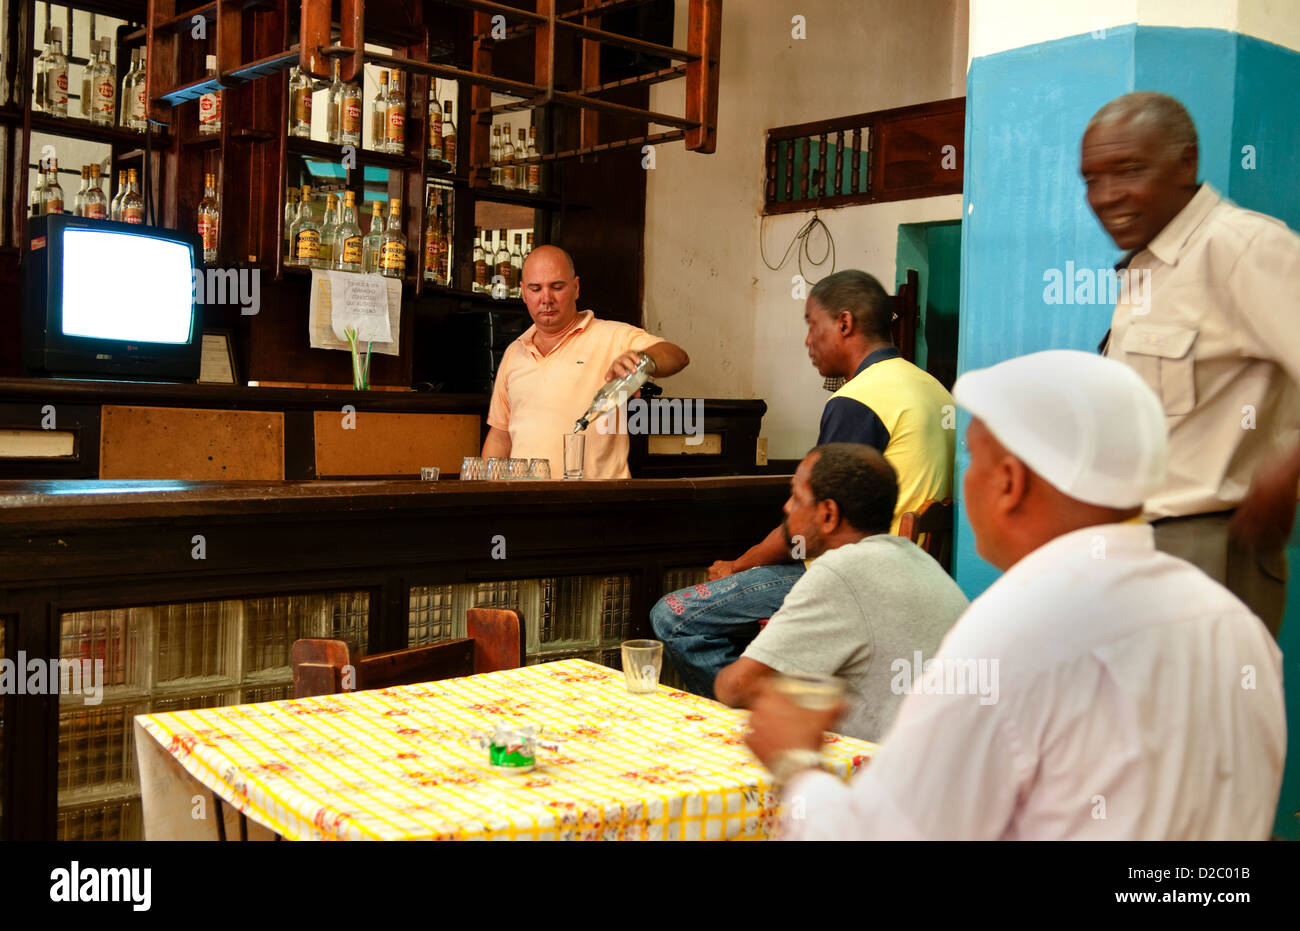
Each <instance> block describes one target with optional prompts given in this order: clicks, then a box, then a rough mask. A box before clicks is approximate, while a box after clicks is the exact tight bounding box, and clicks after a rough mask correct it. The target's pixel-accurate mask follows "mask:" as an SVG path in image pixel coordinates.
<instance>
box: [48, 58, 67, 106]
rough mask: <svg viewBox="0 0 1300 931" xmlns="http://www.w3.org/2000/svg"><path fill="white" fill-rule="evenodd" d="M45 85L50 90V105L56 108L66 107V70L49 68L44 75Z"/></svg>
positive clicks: (63, 68)
mask: <svg viewBox="0 0 1300 931" xmlns="http://www.w3.org/2000/svg"><path fill="white" fill-rule="evenodd" d="M45 80H46V83H47V86H48V87H49V88H50V103H52V104H54V105H55V106H56V107H57V106H59V105H60V104H64V105H66V104H67V102H68V68H67V66H66V65H65V66H63V67H62V68H51V69H50V71H49V72H48V74H47V75H46V78H45Z"/></svg>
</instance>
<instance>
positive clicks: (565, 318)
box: [483, 246, 690, 478]
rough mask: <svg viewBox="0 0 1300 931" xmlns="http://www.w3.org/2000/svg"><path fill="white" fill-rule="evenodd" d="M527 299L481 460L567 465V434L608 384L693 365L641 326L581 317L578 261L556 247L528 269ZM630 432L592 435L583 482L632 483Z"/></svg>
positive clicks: (544, 250)
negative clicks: (647, 368)
mask: <svg viewBox="0 0 1300 931" xmlns="http://www.w3.org/2000/svg"><path fill="white" fill-rule="evenodd" d="M522 285H523V298H524V304H525V305H526V306H527V307H528V315H529V316H530V317H532V319H533V325H532V326H531V327H529V328H528V330H527V331H526V332H525V333H524V334H523V335H522V336H520V337H519V338H518V339H516V340H515V341H514V342H513V343H511V344H510V346H509V347H507V349H506V351H505V354H504V355H503V356H502V358H501V366H500V368H499V369H498V370H497V379H496V385H495V386H494V387H493V389H492V403H491V404H490V405H489V407H488V418H487V422H488V428H489V429H488V435H487V438H486V439H485V440H484V441H483V457H484V458H485V459H486V458H490V457H496V458H505V457H510V456H513V457H515V458H518V459H548V460H550V462H551V474H552V475H555V476H558V475H559V474H560V473H561V471H562V468H563V464H564V434H566V433H572V432H573V427H574V423H575V422H576V421H577V419H578V418H579V417H581V416H582V414H583V413H584V412H585V411H586V410H587V407H588V405H590V404H591V400H592V398H593V397H594V396H595V394H596V392H597V391H599V390H600V389H601V387H602V386H603V385H604V384H605V383H606V382H608V381H610V380H611V379H614V378H620V377H622V376H624V375H626V374H628V373H630V372H631V371H632V370H633V369H634V368H636V366H637V365H638V364H639V363H640V361H641V355H642V354H645V355H648V356H649V357H650V359H651V361H652V363H653V364H652V365H651V374H653V375H656V376H658V377H661V378H662V377H664V376H667V375H675V374H676V373H677V372H680V371H681V370H682V369H684V368H686V366H687V365H688V364H689V363H690V358H689V357H688V356H687V355H686V352H685V351H684V350H683V349H682V348H681V347H680V346H674V345H673V344H672V343H670V342H667V341H666V340H663V339H660V338H659V337H657V336H652V335H651V334H649V333H647V332H646V331H645V330H642V329H641V328H640V327H634V326H631V325H630V324H627V323H618V322H616V321H613V320H599V319H597V318H596V315H595V314H594V313H593V312H592V311H590V310H585V311H582V312H581V313H579V312H578V276H577V275H576V274H575V272H574V268H573V259H572V258H570V257H569V254H568V253H567V252H565V251H564V250H563V249H561V248H559V247H558V246H539V247H537V248H536V249H534V250H533V251H532V252H531V253H529V255H528V258H527V260H526V261H525V262H524V268H523V278H522ZM627 453H628V439H627V434H625V433H615V432H613V431H610V432H607V433H602V432H601V431H600V430H598V429H597V430H588V431H587V441H586V454H585V462H584V466H583V471H584V477H586V478H630V477H631V473H630V472H629V471H628V468H627Z"/></svg>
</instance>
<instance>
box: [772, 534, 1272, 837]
mask: <svg viewBox="0 0 1300 931" xmlns="http://www.w3.org/2000/svg"><path fill="white" fill-rule="evenodd" d="M969 659H975V660H979V659H984V660H985V661H986V667H987V669H988V671H989V673H990V676H989V678H990V680H991V682H990V684H996V688H993V689H987V690H985V695H984V697H981V695H980V694H978V693H976V694H972V693H973V692H975V689H973V688H968V689H967V694H923V693H922V692H921V691H919V690H914V691H913V693H912V694H909V695H908V696H907V697H906V698H905V699H904V700H903V704H902V707H901V708H900V709H899V713H898V717H897V719H896V720H895V723H894V726H893V728H892V729H891V730H890V731H889V732H888V733H887V734H886V736H885V739H884V742H883V746H882V747H881V749H880V751H879V752H878V753H877V754H876V756H875V757H874V758H873V759H872V760H871V762H870V763H869V764H868V765H867V768H866V770H865V771H864V772H863V773H861V774H860V775H859V776H857V777H856V778H854V779H853V781H852V782H851V783H850V784H848V785H846V784H845V783H843V782H841V781H840V780H839V779H837V778H835V777H834V776H831V775H829V774H828V773H823V772H818V771H815V770H812V771H809V772H807V773H804V774H801V775H800V776H798V777H796V778H795V779H794V780H792V782H791V783H790V785H789V786H788V788H787V790H786V799H785V805H784V808H785V812H786V819H787V820H786V822H785V828H786V836H787V837H789V838H791V839H805V840H807V839H832V838H841V839H857V840H862V839H910V840H924V839H931V840H936V839H998V838H1003V839H1008V840H1015V839H1021V840H1028V839H1044V840H1046V839H1061V840H1065V839H1078V840H1083V839H1088V840H1111V839H1115V840H1118V839H1125V840H1202V839H1203V840H1211V839H1214V840H1217V839H1250V840H1263V839H1267V838H1268V837H1269V835H1270V833H1271V829H1272V825H1273V817H1274V813H1275V810H1276V807H1277V801H1278V793H1279V791H1280V789H1281V784H1282V766H1283V762H1284V760H1285V756H1286V713H1285V708H1284V704H1283V696H1282V671H1281V670H1282V657H1281V653H1280V651H1279V650H1278V648H1277V646H1276V645H1275V644H1274V642H1273V638H1272V637H1271V636H1270V635H1269V633H1268V631H1267V630H1266V629H1265V627H1264V625H1263V623H1262V622H1261V621H1260V620H1259V619H1258V618H1257V617H1255V615H1253V614H1251V613H1250V611H1249V610H1248V609H1247V608H1246V607H1245V605H1243V604H1242V603H1241V602H1240V601H1238V600H1237V599H1236V597H1234V596H1233V595H1232V594H1231V593H1230V592H1229V591H1228V590H1227V589H1226V588H1223V587H1222V586H1221V585H1219V584H1218V583H1216V582H1214V581H1212V580H1211V579H1210V578H1209V577H1208V576H1206V575H1205V574H1204V573H1202V572H1201V571H1200V570H1199V569H1196V568H1195V567H1194V566H1192V565H1191V564H1190V563H1187V562H1184V561H1182V560H1180V559H1176V558H1174V557H1172V556H1169V555H1166V554H1164V553H1159V552H1157V551H1156V550H1155V547H1154V540H1153V535H1152V531H1151V528H1150V527H1149V526H1147V525H1145V524H1141V523H1126V524H1107V525H1102V526H1096V527H1087V528H1084V529H1083V530H1078V531H1075V532H1073V533H1069V534H1066V535H1064V536H1061V537H1058V538H1057V539H1055V540H1052V541H1051V542H1050V543H1047V544H1046V545H1044V546H1042V547H1040V548H1039V549H1037V550H1035V551H1034V552H1033V553H1030V554H1029V555H1028V556H1026V557H1024V558H1023V559H1022V560H1021V561H1020V562H1018V563H1017V564H1016V565H1015V566H1013V567H1012V568H1011V569H1010V570H1008V571H1007V572H1006V573H1005V574H1004V575H1003V576H1002V577H1001V578H1000V579H998V581H997V582H995V583H994V584H993V585H992V586H990V588H989V589H988V590H987V591H986V592H985V593H984V594H983V595H981V596H980V597H979V598H977V599H976V600H975V601H974V602H973V603H972V604H971V606H970V609H969V610H968V611H967V612H966V613H965V614H964V615H962V617H961V619H960V620H958V621H957V623H956V625H955V626H954V627H953V629H952V630H951V631H950V632H949V634H948V636H947V637H946V638H944V641H943V644H942V645H941V646H940V648H939V652H938V654H937V655H936V661H937V662H936V668H944V661H945V660H946V661H948V666H947V668H952V667H953V663H952V661H954V660H969ZM989 660H997V661H998V662H997V667H996V676H993V675H991V673H992V672H993V671H994V669H993V667H992V665H991V664H990V663H987V661H989ZM960 684H961V683H960V680H958V679H956V678H954V679H953V681H952V683H951V686H959V685H960ZM989 698H996V700H995V701H991V702H990V701H989V700H988V699H989Z"/></svg>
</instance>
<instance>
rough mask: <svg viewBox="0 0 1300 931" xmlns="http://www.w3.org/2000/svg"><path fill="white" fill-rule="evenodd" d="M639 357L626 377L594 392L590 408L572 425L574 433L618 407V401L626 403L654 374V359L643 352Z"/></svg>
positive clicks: (614, 380) (584, 428) (617, 379)
mask: <svg viewBox="0 0 1300 931" xmlns="http://www.w3.org/2000/svg"><path fill="white" fill-rule="evenodd" d="M640 355H641V361H640V362H639V363H637V366H636V368H634V369H633V370H632V371H630V372H628V373H627V374H626V375H623V376H621V377H619V378H615V379H612V380H611V381H608V382H606V383H605V385H604V387H603V388H601V389H600V390H599V391H597V392H596V396H595V397H594V398H592V401H591V406H590V407H588V408H587V412H586V413H585V414H583V415H582V416H581V417H579V418H578V422H577V423H576V424H574V426H573V432H574V433H581V432H582V431H583V430H586V429H587V426H588V425H589V424H590V423H591V422H592V421H593V420H595V419H596V418H597V417H599V416H601V415H602V414H604V413H607V412H608V411H612V410H614V408H616V407H618V405H619V402H620V401H626V400H627V399H628V398H630V397H631V396H632V395H633V394H634V393H636V392H637V391H638V390H640V388H641V386H642V385H644V384H645V383H646V380H647V379H648V378H649V377H650V376H651V375H653V374H654V373H655V361H654V359H652V358H651V357H650V355H649V354H648V353H644V352H643V353H641V354H640Z"/></svg>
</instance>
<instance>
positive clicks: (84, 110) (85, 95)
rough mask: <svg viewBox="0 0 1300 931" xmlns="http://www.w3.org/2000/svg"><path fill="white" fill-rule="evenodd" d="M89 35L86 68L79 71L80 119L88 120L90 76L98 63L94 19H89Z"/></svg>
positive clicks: (92, 103) (90, 99)
mask: <svg viewBox="0 0 1300 931" xmlns="http://www.w3.org/2000/svg"><path fill="white" fill-rule="evenodd" d="M90 26H91V35H90V52H89V56H90V57H89V58H87V59H86V66H85V67H84V68H82V69H81V118H82V119H83V120H88V119H90V112H91V110H93V109H94V102H95V99H94V97H92V96H91V87H90V85H91V81H90V78H91V75H93V74H94V73H95V65H96V63H98V61H99V40H98V39H96V38H95V34H94V32H95V30H94V26H95V17H94V16H91V17H90Z"/></svg>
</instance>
